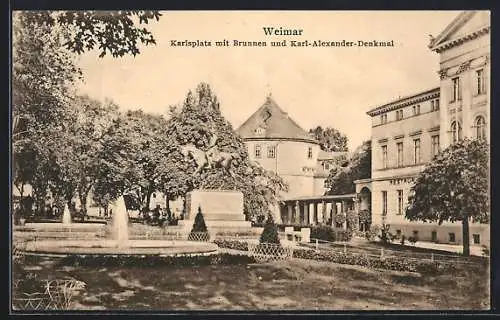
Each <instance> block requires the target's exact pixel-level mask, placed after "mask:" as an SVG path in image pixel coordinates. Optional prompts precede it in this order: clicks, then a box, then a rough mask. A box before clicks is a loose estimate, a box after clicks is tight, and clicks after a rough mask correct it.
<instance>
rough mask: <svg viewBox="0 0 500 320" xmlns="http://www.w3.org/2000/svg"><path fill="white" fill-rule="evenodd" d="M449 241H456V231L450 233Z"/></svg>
mask: <svg viewBox="0 0 500 320" xmlns="http://www.w3.org/2000/svg"><path fill="white" fill-rule="evenodd" d="M448 241H449V242H455V233H453V232H450V233H448Z"/></svg>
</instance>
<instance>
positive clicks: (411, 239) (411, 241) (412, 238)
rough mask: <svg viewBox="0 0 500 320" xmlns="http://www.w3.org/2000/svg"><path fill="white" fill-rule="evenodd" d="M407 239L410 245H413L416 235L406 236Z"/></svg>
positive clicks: (416, 238)
mask: <svg viewBox="0 0 500 320" xmlns="http://www.w3.org/2000/svg"><path fill="white" fill-rule="evenodd" d="M408 241H409V242H410V243H411V244H412V245H415V243H417V241H418V236H410V237H408Z"/></svg>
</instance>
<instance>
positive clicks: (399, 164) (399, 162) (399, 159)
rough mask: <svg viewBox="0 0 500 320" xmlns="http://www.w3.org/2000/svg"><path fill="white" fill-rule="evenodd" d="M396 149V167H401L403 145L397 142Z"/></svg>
mask: <svg viewBox="0 0 500 320" xmlns="http://www.w3.org/2000/svg"><path fill="white" fill-rule="evenodd" d="M396 145H397V147H398V167H402V166H403V143H402V142H398V143H397V144H396Z"/></svg>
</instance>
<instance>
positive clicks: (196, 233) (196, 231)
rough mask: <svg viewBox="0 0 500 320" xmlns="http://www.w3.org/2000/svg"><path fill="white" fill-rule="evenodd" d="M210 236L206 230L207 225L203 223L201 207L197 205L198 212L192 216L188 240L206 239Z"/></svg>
mask: <svg viewBox="0 0 500 320" xmlns="http://www.w3.org/2000/svg"><path fill="white" fill-rule="evenodd" d="M209 238H210V236H209V234H208V232H207V225H206V224H205V219H203V214H202V213H201V207H198V213H197V214H196V217H195V218H194V223H193V228H192V229H191V232H190V233H189V235H188V240H189V241H208V240H209Z"/></svg>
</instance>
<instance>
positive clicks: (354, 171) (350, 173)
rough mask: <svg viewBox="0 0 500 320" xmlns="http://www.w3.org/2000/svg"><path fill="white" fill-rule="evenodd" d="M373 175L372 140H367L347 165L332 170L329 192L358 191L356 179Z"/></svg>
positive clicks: (328, 183) (345, 192) (328, 181)
mask: <svg viewBox="0 0 500 320" xmlns="http://www.w3.org/2000/svg"><path fill="white" fill-rule="evenodd" d="M370 177H371V141H370V140H368V141H365V142H363V144H362V145H361V146H359V147H358V148H357V149H356V150H355V151H354V153H353V155H352V157H351V158H350V160H349V161H348V163H347V165H345V166H338V167H336V168H334V169H332V170H331V171H330V174H329V175H328V178H327V179H326V183H327V185H328V186H329V191H328V192H327V194H330V195H332V194H333V195H334V194H350V193H354V192H355V191H356V186H355V184H354V181H356V180H360V179H367V178H370Z"/></svg>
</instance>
